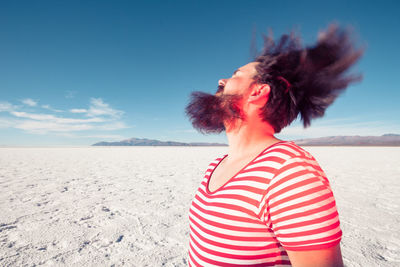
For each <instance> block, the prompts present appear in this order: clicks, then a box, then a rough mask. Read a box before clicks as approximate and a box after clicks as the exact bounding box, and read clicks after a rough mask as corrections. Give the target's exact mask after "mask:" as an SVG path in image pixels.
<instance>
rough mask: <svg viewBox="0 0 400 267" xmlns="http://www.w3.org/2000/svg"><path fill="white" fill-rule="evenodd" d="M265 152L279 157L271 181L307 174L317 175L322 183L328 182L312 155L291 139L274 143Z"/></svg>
mask: <svg viewBox="0 0 400 267" xmlns="http://www.w3.org/2000/svg"><path fill="white" fill-rule="evenodd" d="M267 154H268V155H269V156H273V157H277V158H279V159H280V161H279V163H280V164H279V165H278V166H276V170H275V175H274V177H273V179H272V181H271V183H275V182H278V181H279V180H281V179H284V180H287V179H293V178H296V177H297V178H298V177H300V176H301V177H304V176H303V175H308V176H316V177H319V179H320V180H321V181H322V182H323V183H326V184H329V181H328V179H327V178H326V175H325V173H324V171H323V170H322V168H321V166H320V165H319V163H318V162H317V160H316V159H315V158H314V156H313V155H312V154H311V153H310V152H308V151H307V150H305V149H304V148H302V147H300V146H298V145H297V144H295V143H294V142H293V141H287V142H282V143H279V144H276V145H275V146H273V147H272V148H271V149H270V150H269V151H268V153H267Z"/></svg>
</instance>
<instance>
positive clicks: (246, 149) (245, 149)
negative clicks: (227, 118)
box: [226, 120, 281, 160]
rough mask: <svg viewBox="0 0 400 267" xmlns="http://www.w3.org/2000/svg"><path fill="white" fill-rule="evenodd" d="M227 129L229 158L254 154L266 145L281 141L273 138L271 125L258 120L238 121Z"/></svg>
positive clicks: (239, 157)
mask: <svg viewBox="0 0 400 267" xmlns="http://www.w3.org/2000/svg"><path fill="white" fill-rule="evenodd" d="M240 123H241V124H240ZM227 129H228V130H227V131H226V136H227V138H228V143H229V148H228V157H229V158H230V159H231V160H235V159H241V158H246V157H252V156H256V155H258V154H259V153H261V152H262V151H263V150H264V149H265V148H267V147H268V146H270V145H272V144H274V143H276V142H279V141H281V140H279V139H277V138H275V136H274V130H273V128H272V126H271V125H269V124H268V123H266V122H264V121H260V120H258V121H252V122H251V121H250V122H247V121H246V122H245V121H240V122H239V123H238V124H237V127H235V128H234V129H229V128H227Z"/></svg>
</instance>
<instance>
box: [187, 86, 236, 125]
mask: <svg viewBox="0 0 400 267" xmlns="http://www.w3.org/2000/svg"><path fill="white" fill-rule="evenodd" d="M222 91H223V86H219V87H218V91H217V93H220V92H222ZM190 98H191V99H190V102H189V104H188V105H187V106H186V108H185V112H186V115H187V116H188V117H189V120H190V121H191V123H192V125H193V127H194V128H195V129H197V130H198V131H199V132H201V133H220V132H222V131H224V130H226V127H229V129H231V128H234V127H235V126H236V122H238V121H239V120H243V119H244V116H243V114H242V112H241V109H240V102H241V100H242V99H243V96H242V95H224V94H220V95H212V94H208V93H203V92H198V91H197V92H193V93H192V94H191V96H190Z"/></svg>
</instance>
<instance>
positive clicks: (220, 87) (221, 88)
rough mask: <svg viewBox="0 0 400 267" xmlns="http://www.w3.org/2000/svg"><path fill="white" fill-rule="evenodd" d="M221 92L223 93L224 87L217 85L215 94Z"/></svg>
mask: <svg viewBox="0 0 400 267" xmlns="http://www.w3.org/2000/svg"><path fill="white" fill-rule="evenodd" d="M223 91H224V86H223V85H218V89H217V92H216V94H218V93H222V92H223Z"/></svg>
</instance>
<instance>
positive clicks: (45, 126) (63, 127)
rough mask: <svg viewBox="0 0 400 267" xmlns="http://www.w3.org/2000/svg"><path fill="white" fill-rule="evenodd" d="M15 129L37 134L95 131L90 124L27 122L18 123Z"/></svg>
mask: <svg viewBox="0 0 400 267" xmlns="http://www.w3.org/2000/svg"><path fill="white" fill-rule="evenodd" d="M14 128H17V129H21V130H25V131H28V132H31V133H36V134H46V133H49V132H71V131H85V130H92V129H94V126H93V125H89V124H61V123H56V122H46V121H34V120H26V121H21V122H19V123H17V124H16V125H15V126H14Z"/></svg>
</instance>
